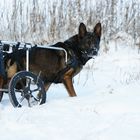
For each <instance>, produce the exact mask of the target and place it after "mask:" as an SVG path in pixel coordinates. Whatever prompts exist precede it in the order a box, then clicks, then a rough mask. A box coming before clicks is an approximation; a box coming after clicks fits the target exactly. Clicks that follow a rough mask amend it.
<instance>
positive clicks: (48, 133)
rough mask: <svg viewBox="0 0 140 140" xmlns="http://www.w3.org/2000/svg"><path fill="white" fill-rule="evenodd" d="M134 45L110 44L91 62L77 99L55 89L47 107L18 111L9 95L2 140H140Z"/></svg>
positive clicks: (1, 114)
mask: <svg viewBox="0 0 140 140" xmlns="http://www.w3.org/2000/svg"><path fill="white" fill-rule="evenodd" d="M130 44H131V43H129V44H126V43H125V42H119V43H115V42H110V43H109V49H110V50H109V51H108V53H103V52H102V51H101V53H100V54H99V55H98V56H97V57H96V59H95V60H92V61H89V63H88V64H87V65H86V66H85V68H84V70H83V71H82V72H81V73H80V74H79V75H77V76H76V77H75V79H74V86H75V89H76V92H77V94H78V96H77V97H74V98H70V97H68V95H67V92H66V90H65V89H64V88H63V86H62V85H52V87H51V88H50V89H49V91H48V96H47V102H46V104H44V105H41V106H35V107H33V108H28V107H22V108H19V109H15V108H13V106H12V105H11V103H10V102H9V99H8V96H7V95H5V96H4V99H3V101H2V103H0V140H15V139H17V140H140V54H138V51H137V49H132V46H131V45H130ZM115 46H116V47H115Z"/></svg>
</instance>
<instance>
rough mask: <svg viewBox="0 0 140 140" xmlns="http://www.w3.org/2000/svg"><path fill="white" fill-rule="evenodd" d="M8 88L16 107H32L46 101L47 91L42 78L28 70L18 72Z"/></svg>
mask: <svg viewBox="0 0 140 140" xmlns="http://www.w3.org/2000/svg"><path fill="white" fill-rule="evenodd" d="M8 90H9V98H10V101H11V103H12V105H13V106H14V107H21V106H29V107H32V106H34V105H41V104H43V103H45V102H46V92H45V88H44V84H43V82H42V80H41V79H40V78H39V77H38V76H36V75H35V74H33V73H31V72H28V71H20V72H18V73H16V74H15V75H14V76H13V78H12V79H11V81H10V83H9V88H8Z"/></svg>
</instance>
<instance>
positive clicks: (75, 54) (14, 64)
mask: <svg viewBox="0 0 140 140" xmlns="http://www.w3.org/2000/svg"><path fill="white" fill-rule="evenodd" d="M101 30H102V27H101V23H97V24H96V26H95V27H94V30H93V31H92V32H88V31H87V29H86V26H85V24H84V23H80V25H79V30H78V34H76V35H74V36H72V37H70V38H69V39H68V40H66V41H64V42H58V43H56V44H54V45H52V46H53V47H61V48H64V49H65V50H66V51H67V54H68V62H67V64H66V63H65V54H64V52H63V51H58V50H56V51H55V50H50V49H45V48H39V47H32V48H31V49H30V56H29V59H30V64H29V68H30V71H32V72H33V73H35V74H37V75H38V74H39V73H40V72H41V75H40V76H41V79H42V80H43V82H44V85H45V90H46V92H47V90H48V89H49V87H50V85H51V84H52V83H63V84H64V86H65V88H66V89H67V91H68V94H69V96H70V97H73V96H76V92H75V90H74V87H73V80H72V78H73V77H74V76H75V75H76V74H78V73H79V72H80V71H81V70H82V68H83V66H84V65H85V64H86V62H87V61H88V60H89V59H91V58H93V56H94V55H97V54H98V50H99V43H100V38H101ZM25 59H26V52H25V50H23V49H19V50H16V51H14V52H12V53H11V54H8V57H7V56H6V58H5V69H6V73H7V74H6V75H7V79H11V78H12V77H13V76H14V74H15V73H16V72H18V71H21V70H25V64H26V63H25ZM7 83H8V80H6V81H4V79H3V78H2V77H1V76H0V86H1V87H0V88H2V87H4V85H5V84H7ZM2 96H3V92H1V94H0V100H1V99H2Z"/></svg>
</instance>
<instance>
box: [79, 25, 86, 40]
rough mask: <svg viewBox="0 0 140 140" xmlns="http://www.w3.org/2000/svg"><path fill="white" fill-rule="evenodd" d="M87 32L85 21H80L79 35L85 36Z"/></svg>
mask: <svg viewBox="0 0 140 140" xmlns="http://www.w3.org/2000/svg"><path fill="white" fill-rule="evenodd" d="M86 33H87V29H86V26H85V24H84V23H80V25H79V37H80V38H83V37H84V36H85V35H86Z"/></svg>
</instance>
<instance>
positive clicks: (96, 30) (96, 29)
mask: <svg viewBox="0 0 140 140" xmlns="http://www.w3.org/2000/svg"><path fill="white" fill-rule="evenodd" d="M101 32H102V26H101V23H97V24H96V25H95V27H94V33H95V34H96V35H97V36H98V37H101Z"/></svg>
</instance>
